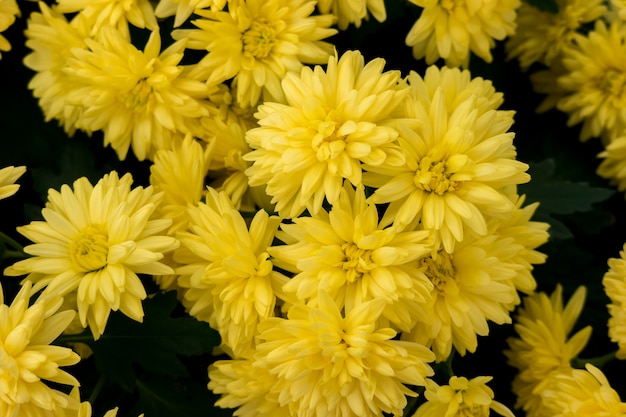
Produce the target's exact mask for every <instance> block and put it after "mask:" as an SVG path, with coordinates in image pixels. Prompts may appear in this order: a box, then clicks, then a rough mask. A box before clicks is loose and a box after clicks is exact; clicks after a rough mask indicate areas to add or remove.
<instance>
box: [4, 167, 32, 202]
mask: <svg viewBox="0 0 626 417" xmlns="http://www.w3.org/2000/svg"><path fill="white" fill-rule="evenodd" d="M24 172H26V167H24V166H19V167H14V166H8V167H4V168H2V169H0V200H2V199H4V198H7V197H11V196H12V195H13V194H15V193H16V192H17V190H18V189H19V188H20V185H19V184H16V183H15V181H17V179H18V178H19V177H21V176H22V174H24Z"/></svg>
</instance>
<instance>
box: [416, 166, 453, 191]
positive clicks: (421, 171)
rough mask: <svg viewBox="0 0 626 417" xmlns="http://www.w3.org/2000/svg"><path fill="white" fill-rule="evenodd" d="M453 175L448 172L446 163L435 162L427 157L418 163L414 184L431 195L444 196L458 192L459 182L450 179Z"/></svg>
mask: <svg viewBox="0 0 626 417" xmlns="http://www.w3.org/2000/svg"><path fill="white" fill-rule="evenodd" d="M452 174H453V173H451V172H448V164H447V163H446V161H434V160H433V159H432V158H431V157H429V156H425V157H423V158H422V159H421V160H420V162H419V163H418V167H417V170H416V172H415V177H414V182H415V185H416V186H417V188H419V189H421V190H424V191H426V192H429V193H435V194H437V195H444V194H445V193H447V192H450V191H454V190H456V187H457V186H458V181H454V180H452V179H450V177H451V176H452Z"/></svg>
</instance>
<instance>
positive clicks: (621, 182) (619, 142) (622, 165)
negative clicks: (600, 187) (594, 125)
mask: <svg viewBox="0 0 626 417" xmlns="http://www.w3.org/2000/svg"><path fill="white" fill-rule="evenodd" d="M598 158H602V162H601V163H600V165H599V166H598V169H597V170H596V173H597V174H598V175H599V176H601V177H602V178H605V179H607V180H609V183H610V184H611V185H613V186H616V187H617V189H618V190H619V191H621V192H624V191H626V135H621V136H619V137H617V138H614V139H612V140H611V141H610V142H609V143H608V144H607V145H606V146H605V147H604V150H603V151H602V152H600V153H599V154H598Z"/></svg>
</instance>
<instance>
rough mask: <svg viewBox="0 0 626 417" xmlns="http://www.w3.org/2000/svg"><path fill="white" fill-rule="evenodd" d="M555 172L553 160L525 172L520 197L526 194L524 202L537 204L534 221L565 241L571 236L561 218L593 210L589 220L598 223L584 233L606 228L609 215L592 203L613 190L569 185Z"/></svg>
mask: <svg viewBox="0 0 626 417" xmlns="http://www.w3.org/2000/svg"><path fill="white" fill-rule="evenodd" d="M556 172H558V171H557V169H556V163H555V161H554V160H553V159H546V160H544V161H541V162H538V163H534V164H531V165H530V169H529V173H530V176H531V178H532V179H531V181H530V182H529V183H528V184H524V185H522V186H520V187H519V192H520V194H526V201H528V202H529V203H530V202H535V201H538V202H539V207H538V209H537V212H536V214H535V220H539V221H545V222H548V223H550V225H551V229H550V234H551V236H552V237H553V238H557V239H567V238H571V237H572V236H573V234H572V232H571V231H570V229H569V227H568V226H567V225H566V223H567V222H566V221H565V220H566V217H563V216H564V215H574V214H576V215H580V213H589V212H591V211H597V213H593V215H590V216H589V217H590V218H595V219H599V220H600V221H598V222H596V223H594V226H593V227H587V228H586V230H585V231H586V232H587V233H591V232H595V231H597V230H598V229H597V228H600V227H603V226H606V225H607V224H608V222H609V221H610V216H609V215H608V214H606V213H604V212H603V210H602V209H601V208H598V207H596V206H594V204H596V203H600V202H602V201H606V200H607V199H608V198H609V197H611V196H612V195H613V194H614V193H615V190H613V189H610V188H603V187H595V186H591V185H589V183H587V182H573V181H570V180H567V179H561V178H557V177H556V175H555V173H556ZM555 215H556V216H557V217H558V219H557V217H555Z"/></svg>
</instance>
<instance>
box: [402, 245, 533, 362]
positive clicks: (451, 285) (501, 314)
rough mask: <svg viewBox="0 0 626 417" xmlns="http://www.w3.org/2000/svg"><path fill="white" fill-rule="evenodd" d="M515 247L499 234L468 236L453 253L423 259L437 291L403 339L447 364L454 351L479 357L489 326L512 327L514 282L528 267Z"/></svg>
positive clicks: (426, 270)
mask: <svg viewBox="0 0 626 417" xmlns="http://www.w3.org/2000/svg"><path fill="white" fill-rule="evenodd" d="M512 243H513V242H512V241H511V240H510V239H506V238H500V237H499V236H497V234H494V235H487V236H483V237H478V238H477V237H475V236H473V235H470V234H468V236H467V237H466V238H465V239H464V240H463V241H462V242H459V244H458V245H457V246H456V247H455V249H454V252H453V253H451V254H449V253H447V252H445V251H440V252H439V253H436V254H433V255H432V256H428V257H425V258H422V259H421V260H419V261H418V262H419V263H420V264H421V265H422V266H423V267H424V268H425V271H424V273H425V274H426V277H427V278H428V279H429V280H430V281H431V282H432V284H433V287H432V290H431V291H430V292H431V294H430V295H431V296H430V297H429V298H430V301H427V302H426V303H424V305H423V310H424V313H423V314H422V315H420V316H419V317H418V318H417V323H416V325H415V326H414V328H413V329H412V331H411V332H410V333H408V334H406V335H405V336H404V338H405V339H408V340H413V341H416V342H418V343H421V344H423V345H425V346H428V347H430V348H431V349H432V350H433V352H434V353H435V355H436V357H437V361H443V360H445V359H446V358H448V357H449V356H450V354H451V353H452V348H453V347H454V348H455V349H456V351H458V352H459V353H460V354H461V355H465V354H466V353H467V352H468V351H469V352H475V351H476V348H477V346H478V338H477V336H486V335H488V334H489V325H488V322H489V321H491V322H493V323H496V324H505V323H510V322H511V317H510V310H512V309H513V307H514V306H515V305H516V302H517V301H518V300H519V298H518V296H517V293H516V288H515V285H514V281H515V279H516V277H517V274H518V271H519V270H521V269H522V268H523V267H522V265H519V264H516V263H515V261H516V259H515V257H514V252H511V251H516V249H515V248H514V245H511V246H508V245H510V244H512Z"/></svg>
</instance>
